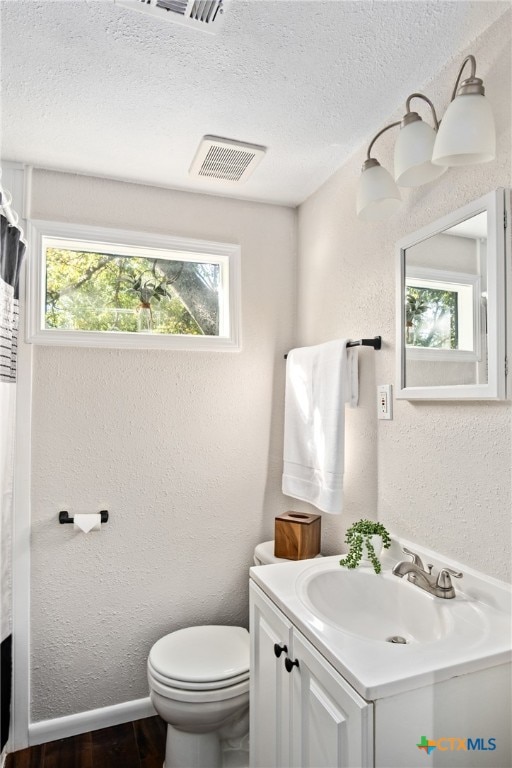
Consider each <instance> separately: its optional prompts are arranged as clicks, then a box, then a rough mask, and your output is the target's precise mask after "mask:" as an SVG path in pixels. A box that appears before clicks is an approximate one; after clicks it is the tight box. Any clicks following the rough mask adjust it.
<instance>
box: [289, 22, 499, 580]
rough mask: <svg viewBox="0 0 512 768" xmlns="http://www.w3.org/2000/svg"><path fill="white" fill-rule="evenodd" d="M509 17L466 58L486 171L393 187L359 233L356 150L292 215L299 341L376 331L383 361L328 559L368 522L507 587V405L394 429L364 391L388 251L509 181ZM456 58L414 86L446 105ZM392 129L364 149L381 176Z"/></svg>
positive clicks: (386, 374) (388, 345)
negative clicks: (376, 218)
mask: <svg viewBox="0 0 512 768" xmlns="http://www.w3.org/2000/svg"><path fill="white" fill-rule="evenodd" d="M510 21H511V19H510V12H509V13H508V14H507V16H506V17H504V18H503V19H502V20H501V21H500V22H499V23H498V24H494V25H493V26H492V27H490V28H489V30H487V32H486V33H485V34H484V35H482V36H481V37H480V38H479V39H478V40H477V41H475V44H474V45H472V46H471V50H468V51H467V53H470V52H471V53H474V54H475V55H476V58H477V65H478V66H477V75H478V76H480V77H483V78H484V82H485V86H486V94H487V96H488V98H489V99H490V101H491V103H492V105H493V109H494V113H495V117H496V121H497V133H498V147H497V159H496V161H495V162H492V163H488V164H484V165H482V166H473V167H470V168H462V169H452V170H450V171H449V172H448V173H446V174H445V175H443V176H442V177H441V178H440V179H439V180H438V181H435V182H433V183H431V184H429V185H426V186H425V187H421V188H419V189H417V190H411V191H409V190H404V193H403V198H404V205H403V207H402V209H401V211H400V212H399V213H398V214H396V215H395V216H394V217H393V218H391V219H390V220H388V221H386V222H383V223H375V224H364V223H361V222H359V221H358V220H357V218H356V215H355V196H356V185H357V179H358V176H359V170H360V166H361V164H362V162H363V160H364V158H365V148H362V149H361V151H360V152H359V153H358V154H357V156H355V157H354V158H353V159H352V161H351V162H350V163H348V164H347V165H345V166H344V167H343V168H341V169H340V170H339V171H338V173H337V174H336V175H335V176H333V177H332V178H331V179H330V180H329V181H328V182H327V183H326V184H325V185H324V186H323V187H322V188H321V189H320V190H319V191H318V192H317V193H316V194H314V195H313V196H312V197H311V198H309V200H307V201H306V202H305V203H304V204H303V205H302V206H301V207H300V209H299V291H298V318H299V339H300V341H301V342H302V343H305V344H310V343H317V342H321V341H327V340H329V339H332V338H336V337H343V336H351V337H353V338H354V337H355V338H358V337H361V336H374V335H376V334H382V336H383V340H384V348H383V350H382V351H381V352H373V351H372V350H371V349H370V350H363V351H362V352H361V380H362V396H361V407H360V408H359V409H358V410H357V411H349V412H348V414H347V435H346V438H347V440H346V442H347V450H346V455H347V464H346V477H345V486H346V504H345V514H344V515H343V517H342V518H341V519H334V518H333V519H331V520H330V521H329V523H328V524H326V520H325V516H324V525H323V530H324V549H325V550H327V551H332V552H336V551H337V549H338V547H339V541H340V538H341V537H342V536H343V534H344V530H345V528H346V527H347V526H348V525H349V524H350V523H351V522H353V520H355V519H357V518H359V517H360V516H361V515H365V516H368V517H371V518H376V517H378V519H379V520H381V521H382V522H383V523H385V524H386V525H387V526H388V527H389V528H390V529H391V530H393V531H394V532H395V533H397V534H400V535H401V536H403V537H405V538H408V539H411V540H413V541H418V542H420V543H422V544H425V545H428V546H430V547H432V548H434V549H436V550H438V551H440V552H441V553H445V554H446V555H450V556H452V557H454V558H457V559H460V560H462V561H463V562H467V563H469V564H471V565H472V566H474V567H476V568H479V569H481V570H483V571H485V572H487V573H490V574H493V575H496V576H498V577H501V578H506V579H508V578H510V567H511V562H510V543H511V541H510V540H511V464H512V447H511V421H512V404H511V403H510V402H498V403H492V402H491V403H486V402H472V403H462V402H461V403H442V402H437V403H436V402H416V403H413V402H406V401H395V403H394V409H395V412H394V420H393V421H379V422H377V420H376V405H375V401H376V396H375V391H376V390H375V385H376V384H383V383H389V382H392V383H394V381H395V243H396V241H397V240H399V239H400V238H402V237H404V236H405V235H406V234H408V233H410V232H413V231H415V230H417V229H420V228H421V227H422V226H424V225H426V224H427V223H428V222H431V221H433V220H434V219H437V218H438V217H440V216H442V215H444V214H446V213H448V212H449V211H451V210H453V209H455V208H458V207H460V206H462V205H464V204H465V203H467V202H469V201H471V200H472V199H475V198H477V197H479V196H481V195H483V194H485V193H487V192H489V191H490V190H492V189H494V188H496V187H499V186H505V187H507V186H511V184H512V179H511V130H510V88H511V53H510V51H511V49H510V33H511V23H510ZM463 55H464V54H461V55H460V56H457V58H456V60H454V61H453V62H451V63H450V64H449V66H447V67H446V68H445V69H444V70H443V72H442V73H440V75H439V77H438V78H436V80H435V81H434V82H433V83H430V84H428V85H427V86H425V88H423V89H422V90H424V92H426V93H427V94H428V95H430V97H431V98H433V101H434V103H435V104H436V105H442V108H443V109H444V108H445V106H446V104H447V100H448V99H449V97H450V93H451V89H452V87H453V83H454V81H455V77H456V74H457V71H458V67H459V66H460V63H461V61H462V60H463ZM420 86H421V83H418V88H420ZM419 109H420V110H421V104H420V105H419ZM402 114H403V111H402V110H401V111H400V112H399V113H397V114H395V115H391V116H390V118H389V121H386V122H391V121H393V120H397V119H398V118H399V117H401V115H402ZM392 133H393V132H388V134H387V135H385V136H384V137H383V138H382V139H381V140H379V142H378V143H377V144H376V147H375V153H376V156H377V158H378V159H380V160H381V162H382V164H383V165H385V166H387V167H392V143H393V141H394V138H395V136H394V135H392ZM370 139H371V137H370V136H369V137H368V140H370Z"/></svg>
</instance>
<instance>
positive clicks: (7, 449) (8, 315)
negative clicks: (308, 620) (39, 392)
mask: <svg viewBox="0 0 512 768" xmlns="http://www.w3.org/2000/svg"><path fill="white" fill-rule="evenodd" d="M0 224H1V227H0V387H7V389H8V391H9V393H11V392H14V391H15V389H14V388H15V386H16V359H17V353H18V316H19V308H18V305H19V280H20V269H21V264H22V261H23V256H24V255H25V245H24V243H22V242H21V241H20V231H19V229H18V228H17V227H14V226H12V225H10V224H9V222H8V220H7V219H6V217H5V216H4V215H3V214H1V215H0ZM0 403H1V405H2V407H1V409H0V440H1V444H2V455H5V456H6V457H7V460H6V461H5V465H3V466H1V467H0V495H1V497H2V505H1V506H2V510H1V512H2V516H1V533H2V536H1V538H2V542H1V595H0V597H1V611H0V613H1V619H2V621H1V660H0V661H1V668H0V675H1V680H2V693H1V718H0V726H1V730H0V741H1V747H0V749H3V747H4V745H5V743H6V741H7V738H8V736H9V724H10V713H11V678H12V634H11V633H12V620H11V553H12V512H13V495H12V489H13V457H14V445H13V434H14V433H13V424H14V397H10V396H9V397H4V396H2V399H1V401H0Z"/></svg>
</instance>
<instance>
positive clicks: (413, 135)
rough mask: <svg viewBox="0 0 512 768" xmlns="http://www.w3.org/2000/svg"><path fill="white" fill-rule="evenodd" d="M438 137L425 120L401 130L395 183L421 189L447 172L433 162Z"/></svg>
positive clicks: (396, 147)
mask: <svg viewBox="0 0 512 768" xmlns="http://www.w3.org/2000/svg"><path fill="white" fill-rule="evenodd" d="M436 135H437V134H436V132H435V131H434V129H433V128H432V127H431V126H430V125H428V123H425V122H423V120H415V121H414V122H412V123H408V125H405V126H404V127H403V128H401V129H400V133H399V134H398V139H397V141H396V144H395V181H396V183H397V184H399V185H400V186H401V187H419V186H421V185H422V184H426V183H427V182H429V181H432V180H433V179H437V177H438V176H441V174H442V173H444V172H445V171H446V170H447V168H446V167H443V166H439V165H432V162H431V160H432V151H433V149H434V142H435V140H436Z"/></svg>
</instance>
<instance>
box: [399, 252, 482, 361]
mask: <svg viewBox="0 0 512 768" xmlns="http://www.w3.org/2000/svg"><path fill="white" fill-rule="evenodd" d="M481 301H482V299H481V296H480V278H479V276H478V275H470V274H464V273H459V272H445V271H442V270H434V269H427V268H420V267H416V268H409V269H408V272H407V279H406V286H405V345H406V349H407V357H408V358H410V359H413V358H418V359H430V360H441V359H444V360H453V361H456V360H458V361H459V362H462V361H469V360H478V359H480V347H481V343H480V327H481V314H482V312H483V311H484V309H485V305H484V304H483V303H481Z"/></svg>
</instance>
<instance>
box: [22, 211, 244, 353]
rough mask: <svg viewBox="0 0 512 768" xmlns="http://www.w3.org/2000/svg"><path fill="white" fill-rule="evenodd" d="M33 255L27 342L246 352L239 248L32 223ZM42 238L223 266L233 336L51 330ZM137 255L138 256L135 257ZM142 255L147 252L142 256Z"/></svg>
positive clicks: (63, 224) (30, 255) (122, 231)
mask: <svg viewBox="0 0 512 768" xmlns="http://www.w3.org/2000/svg"><path fill="white" fill-rule="evenodd" d="M27 237H28V243H29V249H28V250H29V252H28V259H27V291H26V296H27V307H26V317H27V328H26V340H27V342H28V343H31V344H41V345H48V346H73V347H107V348H111V349H125V348H128V349H130V348H131V349H175V350H184V351H215V352H219V351H222V350H225V351H235V352H236V351H239V350H240V348H241V317H240V246H239V245H237V244H234V243H221V242H214V241H210V240H196V239H192V238H184V237H176V236H174V235H161V234H155V233H150V232H141V231H136V230H127V229H113V228H110V227H98V226H94V225H87V224H74V223H70V222H59V221H48V220H43V219H32V220H30V221H29V223H28V227H27ZM43 237H46V238H49V239H52V238H55V239H62V240H67V241H72V240H76V241H86V242H88V243H92V244H94V243H98V244H105V243H107V244H110V245H113V246H126V247H127V248H130V249H131V248H141V249H144V248H147V249H158V250H165V251H177V252H181V253H189V254H190V261H204V262H208V261H210V263H218V264H219V265H220V267H221V271H222V282H223V287H224V291H225V293H226V294H227V296H226V297H225V300H224V302H223V307H222V308H221V313H222V312H225V311H226V310H227V311H228V314H229V318H228V321H227V323H226V327H227V332H228V335H224V336H194V335H192V334H162V333H155V334H150V333H147V334H146V333H128V332H124V331H119V332H112V333H111V332H108V331H74V330H67V329H64V328H46V327H45V325H44V314H45V306H46V264H45V259H44V254H43ZM133 255H134V256H135V255H136V254H133ZM140 256H141V257H143V254H142V253H141V254H140Z"/></svg>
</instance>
